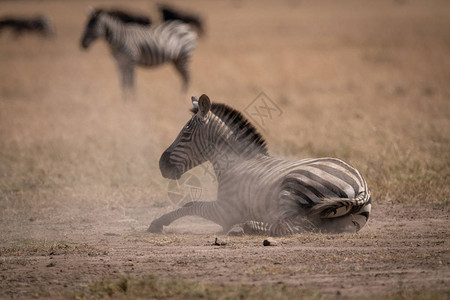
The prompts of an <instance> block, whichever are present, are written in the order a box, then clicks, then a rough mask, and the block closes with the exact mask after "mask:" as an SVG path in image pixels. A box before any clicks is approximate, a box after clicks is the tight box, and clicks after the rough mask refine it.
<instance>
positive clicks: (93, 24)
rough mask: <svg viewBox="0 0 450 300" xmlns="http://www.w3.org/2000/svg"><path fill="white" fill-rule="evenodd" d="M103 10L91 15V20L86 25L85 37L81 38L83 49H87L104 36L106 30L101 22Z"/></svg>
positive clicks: (94, 11)
mask: <svg viewBox="0 0 450 300" xmlns="http://www.w3.org/2000/svg"><path fill="white" fill-rule="evenodd" d="M103 13H104V12H103V10H101V9H96V10H93V11H92V12H91V13H90V14H89V20H88V22H87V24H86V29H85V30H84V34H83V37H82V38H81V47H82V48H83V49H87V48H88V47H89V46H90V45H91V44H92V42H93V41H95V40H96V39H98V38H99V37H101V36H103V35H104V31H105V28H104V26H103V25H102V23H101V22H99V21H100V16H101V15H102V14H103Z"/></svg>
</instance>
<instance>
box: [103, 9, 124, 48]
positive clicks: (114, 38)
mask: <svg viewBox="0 0 450 300" xmlns="http://www.w3.org/2000/svg"><path fill="white" fill-rule="evenodd" d="M101 22H102V25H103V26H104V33H105V40H106V41H107V42H108V44H110V45H111V46H113V47H118V46H121V45H122V44H123V37H124V36H125V33H124V31H125V26H124V24H123V23H122V22H121V21H119V20H117V19H116V18H114V17H111V16H110V15H108V14H106V13H104V14H103V15H102V16H101Z"/></svg>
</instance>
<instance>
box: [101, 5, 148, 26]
mask: <svg viewBox="0 0 450 300" xmlns="http://www.w3.org/2000/svg"><path fill="white" fill-rule="evenodd" d="M107 12H108V14H109V15H110V16H112V17H115V18H117V19H119V20H120V21H122V22H123V23H125V24H130V23H134V24H139V25H146V26H150V25H151V24H152V23H153V22H152V20H151V19H150V17H148V16H146V15H143V14H138V13H135V12H130V11H126V10H123V9H120V8H115V9H109V10H108V11H107Z"/></svg>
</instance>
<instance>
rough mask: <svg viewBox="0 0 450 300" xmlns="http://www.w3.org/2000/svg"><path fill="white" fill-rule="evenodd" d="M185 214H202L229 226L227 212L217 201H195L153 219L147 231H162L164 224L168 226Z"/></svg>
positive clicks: (201, 215)
mask: <svg viewBox="0 0 450 300" xmlns="http://www.w3.org/2000/svg"><path fill="white" fill-rule="evenodd" d="M185 216H200V217H202V218H205V219H207V220H210V221H213V222H214V223H217V224H219V225H221V226H222V227H224V228H225V227H228V225H227V222H226V220H225V219H224V218H225V217H226V214H225V213H224V211H223V209H222V207H221V206H220V204H219V203H218V202H217V201H212V202H201V201H195V202H189V203H186V204H185V205H184V206H183V207H180V208H178V209H176V210H174V211H172V212H170V213H167V214H165V215H163V216H161V217H159V218H158V219H156V220H153V222H152V223H151V224H150V227H149V228H148V229H147V231H149V232H153V233H160V232H162V229H163V226H168V225H169V224H170V223H172V222H173V221H175V220H177V219H179V218H182V217H185Z"/></svg>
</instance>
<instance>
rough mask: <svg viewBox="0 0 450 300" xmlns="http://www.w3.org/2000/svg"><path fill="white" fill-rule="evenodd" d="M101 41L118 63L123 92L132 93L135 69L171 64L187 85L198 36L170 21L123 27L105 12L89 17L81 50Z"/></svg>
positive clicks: (123, 24) (184, 26) (99, 11)
mask: <svg viewBox="0 0 450 300" xmlns="http://www.w3.org/2000/svg"><path fill="white" fill-rule="evenodd" d="M99 37H104V38H105V39H106V41H107V42H108V44H109V46H110V49H111V52H112V55H113V57H114V58H115V60H116V61H117V64H118V67H119V71H120V75H121V82H122V87H123V89H124V91H125V92H126V91H127V90H132V88H133V83H134V69H135V67H136V66H145V67H153V66H157V65H160V64H163V63H165V62H172V63H173V64H174V66H175V68H176V70H177V71H178V72H179V74H180V75H181V77H182V79H183V84H184V88H187V85H188V83H189V69H188V65H189V60H190V57H191V55H192V52H193V50H194V49H195V47H196V44H197V34H196V33H195V31H193V30H192V29H191V27H190V26H189V25H187V24H184V23H181V22H178V21H173V22H164V23H162V24H159V25H153V26H147V25H142V24H137V23H132V22H128V23H124V22H122V21H121V19H120V18H119V17H117V14H113V13H109V12H108V11H104V10H95V11H94V12H92V13H91V15H90V18H89V20H88V22H87V25H86V29H85V32H84V34H83V37H82V39H81V46H82V47H83V48H85V49H86V48H88V47H89V46H90V44H91V43H92V42H93V41H95V40H96V39H98V38H99Z"/></svg>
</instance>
